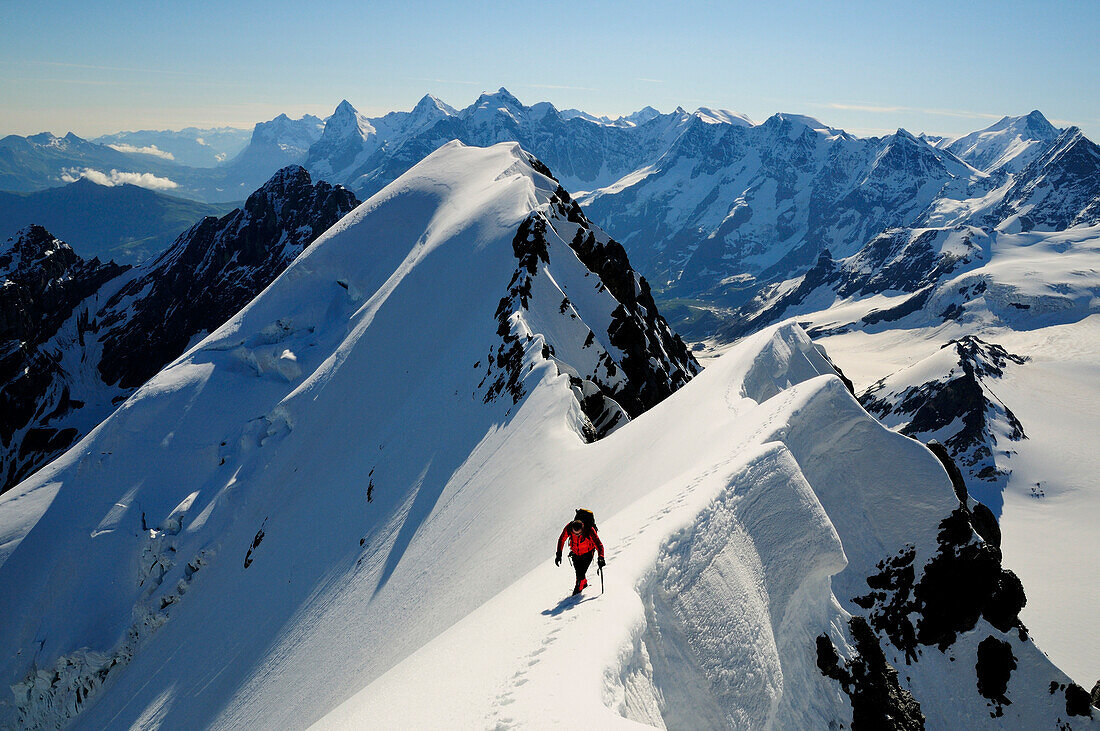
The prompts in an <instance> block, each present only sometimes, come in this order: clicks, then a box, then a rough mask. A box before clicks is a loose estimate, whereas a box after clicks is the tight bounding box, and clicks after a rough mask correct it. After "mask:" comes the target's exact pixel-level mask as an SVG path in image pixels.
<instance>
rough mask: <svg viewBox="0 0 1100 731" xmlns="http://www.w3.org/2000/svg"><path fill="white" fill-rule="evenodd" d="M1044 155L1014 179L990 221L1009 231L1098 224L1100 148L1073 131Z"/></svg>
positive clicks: (1045, 149) (1064, 133) (1046, 148)
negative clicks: (1054, 192)
mask: <svg viewBox="0 0 1100 731" xmlns="http://www.w3.org/2000/svg"><path fill="white" fill-rule="evenodd" d="M1040 149H1041V150H1042V152H1041V153H1040V154H1037V155H1035V156H1033V158H1032V160H1031V162H1030V163H1029V164H1028V165H1027V166H1026V167H1025V168H1023V169H1022V170H1021V171H1020V172H1019V173H1018V174H1017V175H1016V177H1015V180H1014V182H1013V184H1012V187H1011V188H1009V189H1008V191H1007V192H1006V193H1005V195H1004V198H1003V199H1002V203H1001V205H1000V206H999V207H998V209H997V210H996V211H995V212H994V214H993V215H992V217H991V220H992V221H994V222H995V223H996V225H997V227H998V228H999V229H1001V230H1006V231H1012V230H1022V231H1030V230H1040V231H1042V230H1047V231H1054V230H1060V229H1064V228H1068V227H1070V226H1075V225H1078V224H1082V223H1084V224H1094V223H1097V222H1100V147H1098V146H1097V145H1096V144H1095V143H1094V142H1092V140H1090V139H1088V138H1087V137H1085V135H1084V134H1083V133H1082V132H1081V130H1080V129H1079V128H1077V127H1069V128H1067V129H1065V130H1063V131H1062V132H1061V133H1060V134H1059V135H1058V137H1057V138H1056V139H1054V140H1053V141H1052V142H1050V143H1049V144H1047V145H1044V146H1042V147H1041V148H1040ZM1052 191H1057V193H1056V194H1054V195H1051V192H1052Z"/></svg>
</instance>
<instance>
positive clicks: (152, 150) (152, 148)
mask: <svg viewBox="0 0 1100 731" xmlns="http://www.w3.org/2000/svg"><path fill="white" fill-rule="evenodd" d="M107 147H110V148H111V149H112V150H118V151H119V152H131V153H137V154H138V155H152V156H154V157H159V158H161V159H163V160H175V159H176V157H175V155H173V154H172V153H171V152H166V151H164V150H162V149H160V148H159V147H157V146H156V145H149V146H147V147H136V146H134V145H127V144H126V143H124V142H120V143H118V144H114V145H107Z"/></svg>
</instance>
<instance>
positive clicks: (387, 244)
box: [0, 143, 695, 726]
mask: <svg viewBox="0 0 1100 731" xmlns="http://www.w3.org/2000/svg"><path fill="white" fill-rule="evenodd" d="M536 167H538V169H540V170H545V168H543V167H542V166H541V164H540V163H537V161H534V160H533V158H530V157H529V156H528V155H527V154H526V153H524V152H522V151H521V150H520V149H519V148H518V146H516V145H514V144H505V145H498V146H496V147H493V148H490V149H488V150H480V149H474V148H467V147H464V146H462V145H461V144H458V143H455V144H452V145H447V146H445V147H444V148H443V149H441V150H440V151H438V152H437V153H436V154H435V155H433V156H432V157H431V158H430V159H429V160H427V161H425V162H424V163H423V165H422V166H420V167H418V168H417V169H415V170H414V171H411V172H410V173H409V174H407V175H406V176H404V177H402V178H401V179H400V180H399V181H397V182H395V183H394V185H392V186H391V187H389V188H387V190H386V191H384V192H383V193H381V194H379V195H378V196H375V197H374V198H373V199H372V200H371V201H368V202H367V203H365V204H363V205H362V206H360V207H359V208H358V209H356V211H354V212H353V213H351V214H349V215H348V216H346V217H345V218H344V219H342V220H341V222H340V223H339V224H337V225H336V226H334V227H333V228H332V229H330V231H329V232H328V233H327V234H326V235H325V236H324V237H323V238H322V239H321V240H319V241H318V242H316V243H315V244H314V245H313V246H311V247H310V248H309V249H308V250H307V251H306V253H305V254H303V255H302V256H300V257H299V258H298V259H297V260H296V261H295V263H294V264H293V265H292V266H291V267H290V268H289V269H288V270H287V271H286V272H284V273H283V274H282V275H281V276H280V277H279V278H278V279H277V280H276V281H275V283H273V284H272V285H271V286H270V287H269V288H268V289H267V290H266V291H265V292H264V293H263V294H261V295H260V296H259V297H258V298H257V299H256V300H254V301H253V302H252V303H251V304H250V305H249V306H248V307H246V308H245V309H244V310H243V311H242V312H241V313H240V314H239V315H238V316H236V317H235V318H233V319H232V320H231V321H230V322H228V323H227V324H226V325H224V326H223V327H222V328H220V329H218V330H217V331H216V332H215V333H213V334H211V335H210V336H209V337H208V338H206V339H205V340H204V341H203V342H202V343H200V344H198V345H197V346H195V347H194V348H192V349H191V350H190V351H189V352H188V353H185V354H184V355H183V356H181V358H180V359H179V360H177V361H176V362H175V363H174V364H173V365H171V366H170V367H168V368H167V369H165V370H164V371H162V372H161V373H160V374H159V375H158V376H156V377H155V378H154V379H153V380H151V381H150V382H149V383H147V384H146V385H145V386H143V387H142V388H141V389H139V390H138V392H137V393H135V394H134V396H133V397H132V398H131V399H130V400H128V401H127V402H126V403H125V404H124V405H123V406H122V407H120V409H119V411H118V412H116V414H115V415H113V416H112V417H111V418H110V419H108V420H107V421H106V422H104V423H103V424H102V425H100V427H98V428H97V429H96V430H94V431H93V432H92V433H91V434H90V435H89V436H88V437H87V438H86V439H84V440H83V441H82V442H81V443H79V444H78V445H77V446H76V447H74V449H73V450H72V451H70V452H69V453H68V454H66V455H65V456H63V457H61V458H60V459H59V460H58V461H56V462H54V463H53V464H51V465H49V466H47V467H46V468H44V469H43V470H41V471H40V472H38V473H37V474H36V475H35V476H34V477H33V478H32V479H31V480H28V481H26V482H24V483H23V484H22V485H20V486H17V487H16V488H15V489H14V490H13V491H12V493H11V495H10V497H9V496H5V498H4V499H3V502H0V515H3V516H5V518H4V521H2V522H3V536H4V538H5V540H6V543H7V546H8V548H9V549H12V548H13V549H14V550H12V552H11V554H10V555H9V556H8V557H7V559H6V561H5V562H4V563H3V565H2V566H0V587H3V590H2V591H0V606H2V607H3V609H2V611H3V612H4V615H5V616H8V617H21V618H23V620H22V622H21V623H19V625H18V626H12V627H11V631H10V632H5V633H4V634H3V636H0V646H2V648H3V649H2V650H0V656H2V657H4V658H5V661H4V666H3V668H2V669H0V673H2V674H3V678H4V681H5V682H6V683H7V685H8V686H13V685H14V686H15V687H16V691H15V697H14V699H13V700H14V703H15V706H12V705H9V706H7V707H6V708H0V712H2V713H4V714H5V716H4V718H5V720H6V721H10V720H11V719H12V718H14V717H20V718H23V719H25V720H27V721H29V722H32V723H33V722H40V723H45V724H51V723H54V722H58V721H60V720H61V719H64V718H65V717H67V716H71V715H73V714H74V713H76V712H78V711H80V710H83V708H84V707H85V706H86V705H87V701H88V698H89V694H90V693H91V694H92V695H91V697H92V698H93V699H94V698H95V697H96V694H95V691H96V690H97V689H98V687H99V686H100V685H101V684H102V683H103V682H104V681H105V680H106V682H107V685H108V687H109V688H110V690H108V691H106V692H105V693H104V694H103V695H102V699H101V700H100V701H98V702H97V703H96V704H95V711H94V713H93V714H92V715H90V716H88V718H90V719H97V718H98V719H99V721H98V722H97V721H94V720H90V721H88V723H89V724H90V725H93V726H94V725H97V723H108V722H109V723H111V724H129V723H137V722H138V721H139V720H140V719H141V718H142V717H143V714H146V713H147V712H148V713H154V712H155V713H163V714H166V715H165V716H164V718H165V719H170V720H169V721H168V722H169V723H171V724H172V725H180V726H194V725H205V724H210V723H215V722H221V723H234V722H236V723H244V722H252V721H256V722H260V721H263V722H268V723H278V724H281V725H286V724H289V723H291V721H292V719H296V722H299V723H300V722H301V721H302V720H303V719H308V718H310V717H316V716H319V715H321V713H323V712H324V711H326V710H328V709H329V708H330V707H331V706H332V705H334V704H335V703H336V701H338V700H339V699H340V698H342V697H343V696H345V695H348V694H350V693H351V692H352V691H353V690H355V689H357V688H359V687H361V686H362V685H363V684H364V683H365V682H367V680H369V679H370V678H371V677H373V676H374V675H377V674H379V673H381V672H382V671H383V670H385V669H386V668H387V667H389V666H390V665H392V664H393V663H394V662H396V661H397V660H399V659H400V658H402V657H403V656H404V655H406V654H407V653H408V652H410V651H411V650H413V649H415V648H416V647H417V646H419V645H420V644H423V643H424V642H425V641H427V640H428V639H430V638H431V637H432V636H434V635H435V634H437V633H438V632H440V631H441V630H442V629H444V628H445V627H446V626H449V624H450V623H452V622H453V621H455V620H456V619H458V618H459V617H461V616H462V615H463V614H465V613H467V612H469V611H470V610H472V609H473V608H474V607H476V606H477V605H478V604H480V603H481V602H482V601H484V600H485V599H487V598H488V597H489V596H491V595H492V594H493V593H495V592H496V591H498V590H499V587H500V586H501V585H503V584H504V583H507V582H506V581H505V579H511V578H514V577H515V576H516V575H518V573H521V572H523V571H525V570H527V569H529V568H530V567H531V566H533V565H534V564H535V562H536V561H535V556H536V555H538V556H541V554H542V543H543V541H542V539H541V537H540V536H538V534H536V533H533V532H532V531H530V530H529V528H528V527H527V525H526V523H525V520H524V516H527V515H529V514H531V513H532V511H534V512H535V514H538V515H544V514H545V515H551V514H554V515H556V514H558V513H560V512H561V511H564V510H566V509H567V506H568V504H570V503H572V502H574V501H575V500H577V499H584V498H585V495H584V491H585V490H588V489H591V487H590V486H587V485H581V484H578V483H576V482H575V481H573V478H569V477H568V475H565V476H562V479H561V481H557V480H554V481H550V480H548V479H546V477H547V475H546V474H545V469H546V465H547V464H549V463H557V462H558V461H559V459H560V452H559V451H558V450H559V449H561V448H562V445H563V444H564V445H570V446H572V447H574V448H575V449H576V450H577V454H583V452H582V451H581V450H580V448H581V446H582V445H583V444H584V443H585V438H586V437H587V438H591V433H592V431H593V427H594V425H593V424H592V423H591V422H590V421H589V418H588V416H587V414H588V413H592V414H593V415H596V416H600V415H602V414H604V412H607V411H612V410H613V409H614V408H615V400H614V399H615V398H616V397H620V398H622V399H623V400H622V404H623V405H622V406H621V408H622V409H623V410H624V411H626V412H627V414H629V413H630V409H631V407H630V403H631V402H637V403H642V404H646V403H652V402H653V401H654V400H656V399H658V398H660V397H661V394H662V392H663V393H665V394H667V393H668V390H667V389H674V388H675V387H677V386H678V385H680V384H681V383H682V382H683V381H684V380H686V379H687V378H689V377H690V375H691V373H692V372H693V371H694V370H695V366H694V365H693V363H694V361H692V360H691V358H690V356H688V355H687V353H686V350H685V349H684V348H683V344H682V342H679V341H678V339H676V338H674V337H673V336H672V334H671V333H670V332H669V331H668V328H667V325H664V323H663V320H661V319H660V318H659V316H658V315H657V314H656V311H655V308H654V307H653V306H652V300H650V299H647V297H648V295H647V294H645V285H644V280H639V279H638V278H637V277H636V275H634V274H633V272H632V271H630V270H629V268H628V267H627V268H625V269H618V270H614V269H611V268H609V267H608V266H607V262H600V263H599V264H600V267H601V269H602V270H604V271H605V276H607V277H608V278H607V279H603V278H601V276H599V275H596V274H594V273H592V272H591V271H589V270H588V269H587V268H586V267H585V266H584V265H583V264H582V263H581V261H580V259H579V258H578V256H579V255H580V256H587V254H586V253H585V252H591V251H598V250H600V247H603V249H604V250H605V251H606V252H607V254H608V256H611V255H614V253H615V250H614V247H612V246H611V245H610V243H607V240H606V237H605V236H604V235H603V234H602V233H599V232H598V231H594V230H593V229H592V228H591V227H590V224H588V223H587V222H586V220H585V219H583V215H582V214H579V211H578V209H575V207H573V208H570V207H569V206H568V205H566V200H567V198H566V199H563V198H562V197H561V196H563V195H566V194H564V191H561V189H560V188H559V187H558V186H557V184H556V183H555V182H554V181H553V180H552V179H551V178H548V177H546V176H545V175H544V174H543V173H541V172H538V171H537V170H536V169H535V168H536ZM540 221H541V222H546V226H545V229H544V230H542V232H541V233H538V235H536V233H537V232H538V231H539V222H540ZM521 224H524V225H526V224H530V226H529V229H530V230H528V229H524V228H523V227H522V226H521ZM524 231H527V233H526V234H524V235H522V236H521V235H518V234H519V233H521V232H524ZM586 231H587V232H588V237H587V238H586V236H585V235H584V234H585V232H586ZM593 234H594V236H593ZM562 236H564V237H566V238H565V239H563V238H561V237H562ZM593 237H594V238H595V239H596V241H594V242H593V243H592V244H591V246H592V247H595V248H589V247H590V244H589V239H591V238H593ZM572 239H578V240H580V243H579V244H574V243H573V242H572ZM601 242H603V243H601ZM540 245H541V247H542V248H540ZM574 246H576V247H577V248H576V249H575V248H573V247H574ZM619 251H620V252H621V250H619ZM623 261H624V263H625V259H624V260H623ZM550 262H553V264H551V263H550ZM624 288H626V289H624ZM612 290H615V291H619V292H620V293H621V297H622V299H619V300H617V299H616V298H615V297H613V296H612V295H611V291H612ZM566 292H567V293H568V295H566ZM628 302H629V303H630V304H629V307H628V306H627V305H628ZM647 302H648V303H649V304H648V309H649V312H641V310H644V309H646V305H645V304H644V303H647ZM638 322H644V323H646V324H645V326H644V327H643V328H642V329H641V330H640V331H639V326H638V324H637V323H638ZM532 326H534V327H539V328H541V329H542V330H543V331H537V332H533V331H532V330H531V327H532ZM631 334H633V339H631ZM624 337H625V338H626V339H625V340H624ZM638 338H641V339H642V342H643V345H642V346H641V348H642V349H641V350H639V341H638ZM624 373H625V374H631V375H630V378H628V379H624V378H623V374H624ZM639 374H640V375H639ZM662 379H664V380H662ZM540 383H546V384H549V385H547V386H545V387H543V388H540V389H536V385H537V384H540ZM662 389H666V390H664V391H662ZM525 397H526V398H525ZM627 397H629V398H627ZM593 402H595V404H594V405H593ZM619 418H620V420H623V419H622V416H621V415H620V416H619ZM623 421H625V420H623ZM595 426H596V428H597V429H598V427H599V426H600V425H595ZM50 492H55V493H56V495H55V497H53V499H52V501H51V502H49V507H48V508H46V510H45V512H44V513H39V512H38V509H40V508H41V507H42V506H43V505H44V504H45V503H47V501H48V500H49V498H48V495H49V493H50ZM468 493H474V494H477V495H479V496H481V498H482V500H480V501H477V502H474V503H468V502H466V501H464V500H463V499H461V498H458V497H456V496H461V495H463V494H468ZM452 501H456V505H457V506H458V507H459V508H460V509H459V510H458V512H457V514H456V513H450V512H449V513H448V516H449V518H448V520H446V521H437V520H435V518H434V517H433V516H434V515H435V511H436V509H438V508H442V507H445V506H447V505H448V504H449V503H451V502H452ZM540 502H541V503H542V506H541V507H540ZM28 505H29V506H30V508H29V509H25V506H28ZM547 505H550V506H553V507H554V510H552V511H548V510H545V509H541V508H545V507H546V506H547ZM39 515H40V516H41V517H39ZM12 516H14V517H12ZM554 520H555V522H556V518H555V519H554ZM36 521H37V522H36ZM456 521H457V522H456ZM536 546H537V548H536ZM504 548H507V549H508V550H507V554H505V553H503V552H502V549H504ZM494 552H496V553H494ZM200 577H201V578H202V579H203V580H202V581H199V578H200ZM417 587H419V588H420V589H421V590H430V591H431V596H430V597H425V596H424V595H423V593H422V592H421V591H417ZM199 596H203V597H205V598H203V599H198V597H199ZM78 607H79V610H77V608H78ZM168 658H171V662H167V659H168ZM280 658H281V659H280ZM306 666H310V667H314V668H315V669H316V672H311V673H305V674H303V669H304V667H306ZM261 668H262V669H263V672H262V676H263V677H262V678H258V677H257V676H256V673H258V672H259V671H260V669H261ZM256 684H259V686H262V687H263V688H264V689H266V690H261V689H260V688H259V687H257V686H256ZM150 704H152V705H150Z"/></svg>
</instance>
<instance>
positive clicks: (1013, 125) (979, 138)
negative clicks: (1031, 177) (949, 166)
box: [944, 110, 1059, 173]
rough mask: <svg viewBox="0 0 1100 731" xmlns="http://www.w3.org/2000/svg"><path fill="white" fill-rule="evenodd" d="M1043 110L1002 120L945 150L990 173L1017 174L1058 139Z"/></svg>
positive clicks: (960, 138) (947, 146)
mask: <svg viewBox="0 0 1100 731" xmlns="http://www.w3.org/2000/svg"><path fill="white" fill-rule="evenodd" d="M1058 134H1059V130H1058V129H1057V128H1056V127H1054V126H1053V125H1052V124H1051V123H1050V122H1049V121H1048V120H1047V118H1046V117H1044V116H1043V114H1042V113H1041V112H1040V111H1039V110H1035V111H1033V112H1031V113H1030V114H1026V115H1022V116H1018V117H1002V118H1001V119H1000V120H998V121H997V122H995V123H994V124H992V125H990V126H989V127H986V128H985V129H981V130H978V131H976V132H971V133H970V134H968V135H964V136H962V137H959V138H958V139H956V140H953V141H952V142H950V143H949V144H947V145H944V149H946V150H947V151H948V152H950V153H952V154H954V155H956V156H958V157H959V158H960V159H962V160H964V161H966V162H967V163H969V164H970V165H972V166H974V167H975V168H977V169H978V170H982V171H984V172H987V173H993V172H1004V173H1016V172H1019V171H1020V170H1021V169H1023V168H1024V167H1025V166H1027V165H1028V164H1029V163H1030V162H1031V161H1032V160H1034V159H1035V157H1036V156H1037V155H1039V154H1041V153H1042V151H1043V148H1044V147H1045V146H1046V145H1047V144H1049V143H1050V142H1051V141H1052V140H1054V139H1055V138H1056V137H1058Z"/></svg>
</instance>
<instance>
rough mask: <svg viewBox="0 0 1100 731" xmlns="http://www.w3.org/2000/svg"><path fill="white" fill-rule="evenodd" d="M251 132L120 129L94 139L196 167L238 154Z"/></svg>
mask: <svg viewBox="0 0 1100 731" xmlns="http://www.w3.org/2000/svg"><path fill="white" fill-rule="evenodd" d="M251 137H252V131H251V130H248V129H237V128H235V127H215V128H213V129H199V128H197V127H186V128H184V129H181V130H151V129H143V130H138V131H136V132H117V133H115V134H110V135H103V136H101V137H96V138H94V139H92V140H91V141H92V142H95V143H97V144H100V145H107V146H108V147H112V148H114V149H116V150H118V151H120V152H131V153H137V154H142V155H151V156H153V157H158V158H161V159H167V160H174V161H176V162H177V163H179V164H180V165H188V166H191V167H196V168H206V167H214V166H215V165H218V164H219V163H223V162H225V161H226V160H229V159H231V158H233V157H235V156H236V155H237V154H238V153H239V152H240V151H241V150H243V149H244V148H245V147H246V146H247V145H248V141H249V139H250V138H251Z"/></svg>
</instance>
